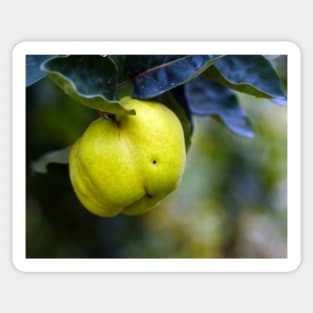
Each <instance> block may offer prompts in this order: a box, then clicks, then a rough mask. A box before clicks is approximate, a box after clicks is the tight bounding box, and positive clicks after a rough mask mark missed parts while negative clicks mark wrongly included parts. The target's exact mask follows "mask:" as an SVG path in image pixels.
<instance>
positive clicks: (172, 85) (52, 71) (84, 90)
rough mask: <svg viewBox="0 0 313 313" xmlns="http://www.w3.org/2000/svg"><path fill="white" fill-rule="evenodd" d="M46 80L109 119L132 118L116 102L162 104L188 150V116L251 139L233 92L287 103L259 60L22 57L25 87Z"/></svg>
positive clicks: (227, 57) (255, 57) (270, 67)
mask: <svg viewBox="0 0 313 313" xmlns="http://www.w3.org/2000/svg"><path fill="white" fill-rule="evenodd" d="M40 65H41V66H40ZM40 69H41V71H40ZM45 75H47V76H48V77H49V78H50V79H51V81H53V82H54V83H55V84H56V85H57V86H58V87H60V88H61V90H63V92H64V93H65V94H67V95H69V96H70V97H72V98H73V99H74V101H75V102H76V103H77V104H82V105H84V106H87V107H89V108H91V109H94V110H97V111H101V112H105V113H109V114H114V115H127V114H136V112H134V111H133V110H131V111H127V110H126V109H125V108H124V107H123V105H122V104H121V102H120V100H121V98H122V97H124V96H128V95H131V96H132V97H133V98H137V99H156V100H159V101H161V102H163V103H164V104H165V105H168V106H169V107H170V108H171V109H172V110H173V111H174V112H175V113H176V114H177V116H178V117H179V119H180V121H181V123H182V126H183V129H184V134H185V141H186V146H187V149H188V148H189V145H190V143H191V136H192V129H193V126H192V115H200V116H207V117H211V118H214V119H216V120H218V121H220V122H221V123H222V124H224V125H225V126H226V127H227V128H228V129H229V130H231V131H232V132H234V133H235V134H237V135H241V136H245V137H248V138H252V137H253V136H254V132H253V128H252V124H251V122H250V120H249V118H248V116H247V114H246V112H245V111H244V110H243V108H242V107H241V105H240V103H239V101H238V96H237V94H236V92H241V93H246V94H249V95H253V96H255V97H261V98H265V99H270V100H271V101H273V102H274V103H277V104H285V103H286V95H285V91H284V89H283V85H282V82H281V78H280V77H279V75H278V74H277V72H276V70H275V68H274V66H273V64H272V63H271V62H270V60H269V59H268V58H266V57H265V56H262V55H66V56H44V55H30V56H27V82H26V85H27V86H31V85H32V84H34V83H37V82H38V80H40V79H42V78H43V77H45ZM54 155H55V156H56V157H55V158H53V156H54ZM59 160H60V159H59V154H58V153H52V154H51V152H49V155H44V156H43V162H44V163H43V164H46V165H48V164H49V162H56V163H60V161H59ZM38 161H39V162H41V161H40V160H38ZM61 163H64V158H63V159H61ZM36 168H37V167H36V166H34V169H36Z"/></svg>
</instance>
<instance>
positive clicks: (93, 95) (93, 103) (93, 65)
mask: <svg viewBox="0 0 313 313" xmlns="http://www.w3.org/2000/svg"><path fill="white" fill-rule="evenodd" d="M43 69H44V70H45V71H46V72H47V74H48V76H49V78H51V79H52V80H53V81H54V82H55V83H56V84H57V85H58V86H59V87H60V88H61V89H63V91H64V92H65V93H66V94H68V95H69V96H71V97H73V98H74V99H75V100H76V101H78V102H80V103H81V104H83V105H85V106H87V107H90V108H92V109H95V110H99V111H102V112H107V113H111V114H116V115H125V114H134V113H135V112H134V111H133V110H132V111H127V110H125V109H124V108H123V107H122V105H121V104H120V102H119V101H118V100H115V92H116V85H117V68H116V65H115V63H114V62H113V61H112V60H111V59H110V58H109V57H104V56H100V55H71V56H62V57H56V58H54V59H51V60H49V61H47V62H46V63H44V65H43Z"/></svg>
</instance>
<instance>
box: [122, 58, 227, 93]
mask: <svg viewBox="0 0 313 313" xmlns="http://www.w3.org/2000/svg"><path fill="white" fill-rule="evenodd" d="M222 57H223V56H214V55H187V56H166V55H164V56H159V55H155V56H153V55H151V56H128V57H127V58H126V61H125V62H127V63H126V67H127V69H128V74H129V75H130V76H131V79H132V81H133V83H134V92H133V97H134V98H137V99H149V98H153V97H156V96H159V95H161V94H162V93H164V92H166V91H169V90H171V89H173V88H176V87H177V86H180V85H182V84H185V83H187V82H188V81H190V80H192V79H194V78H195V77H197V76H198V75H200V74H201V73H202V72H203V71H205V70H206V69H207V68H208V67H210V66H212V65H213V64H214V63H215V62H217V61H218V60H220V59H221V58H222Z"/></svg>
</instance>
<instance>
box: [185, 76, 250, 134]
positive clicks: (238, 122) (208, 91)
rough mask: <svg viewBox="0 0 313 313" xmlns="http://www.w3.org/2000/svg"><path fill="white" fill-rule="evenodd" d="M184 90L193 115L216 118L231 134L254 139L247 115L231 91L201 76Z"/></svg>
mask: <svg viewBox="0 0 313 313" xmlns="http://www.w3.org/2000/svg"><path fill="white" fill-rule="evenodd" d="M185 90H186V99H187V101H188V104H189V108H190V110H191V112H192V113H193V114H196V115H204V116H206V115H207V116H210V115H211V116H213V117H217V118H218V119H219V120H220V121H222V122H223V123H224V124H225V125H226V126H227V127H228V128H229V129H230V130H231V131H232V132H234V133H236V134H238V135H241V136H245V137H248V138H252V137H254V133H253V130H252V128H251V124H250V122H249V120H248V117H247V114H246V113H245V111H244V110H243V109H242V108H241V107H240V105H239V103H238V100H237V97H236V95H235V94H234V92H233V91H232V90H230V89H229V88H227V87H225V86H223V85H221V84H219V83H215V82H213V81H210V80H208V79H206V78H204V77H202V76H200V77H197V78H196V79H194V80H192V81H191V82H189V83H188V84H186V85H185Z"/></svg>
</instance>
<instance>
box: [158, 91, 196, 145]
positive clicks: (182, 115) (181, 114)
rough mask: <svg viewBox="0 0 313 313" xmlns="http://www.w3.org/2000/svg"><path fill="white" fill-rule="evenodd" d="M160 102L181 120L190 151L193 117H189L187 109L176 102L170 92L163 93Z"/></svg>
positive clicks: (186, 143) (159, 98)
mask: <svg viewBox="0 0 313 313" xmlns="http://www.w3.org/2000/svg"><path fill="white" fill-rule="evenodd" d="M158 101H159V102H161V103H163V104H164V105H166V106H167V107H168V108H170V109H171V110H172V111H173V112H174V113H175V114H176V116H177V117H178V118H179V120H180V123H181V125H182V127H183V131H184V137H185V146H186V151H188V149H189V146H190V144H191V136H192V131H193V124H192V119H191V115H189V116H188V113H187V112H186V110H185V108H184V107H182V106H181V105H180V104H179V103H178V102H177V101H176V99H175V97H174V96H173V95H172V94H171V93H170V92H166V93H163V94H162V95H161V96H159V97H158Z"/></svg>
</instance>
